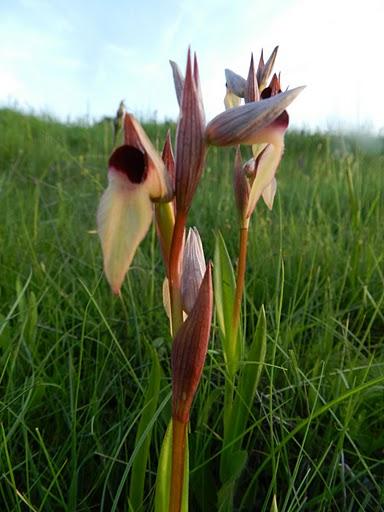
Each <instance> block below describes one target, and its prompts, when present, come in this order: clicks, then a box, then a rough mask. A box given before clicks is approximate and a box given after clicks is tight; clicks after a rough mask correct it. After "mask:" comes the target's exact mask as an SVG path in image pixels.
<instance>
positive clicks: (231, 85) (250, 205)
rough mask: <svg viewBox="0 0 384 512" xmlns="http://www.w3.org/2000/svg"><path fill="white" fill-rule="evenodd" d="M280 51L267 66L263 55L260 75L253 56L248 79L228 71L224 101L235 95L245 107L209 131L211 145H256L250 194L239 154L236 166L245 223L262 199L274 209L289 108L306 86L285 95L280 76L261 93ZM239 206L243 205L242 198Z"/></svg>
mask: <svg viewBox="0 0 384 512" xmlns="http://www.w3.org/2000/svg"><path fill="white" fill-rule="evenodd" d="M276 52H277V47H276V48H275V50H274V51H273V53H272V55H271V57H270V58H269V59H268V61H267V63H266V64H265V65H264V61H263V56H261V58H260V63H259V68H258V70H257V72H255V69H254V63H253V57H252V58H251V65H250V69H249V73H248V78H247V80H244V79H243V78H242V77H241V76H240V75H236V74H235V73H234V72H233V71H230V70H226V78H227V94H226V98H225V100H224V101H225V104H226V106H228V105H229V103H230V101H232V104H233V103H234V100H233V97H232V96H233V95H235V96H236V97H237V98H238V99H239V100H240V98H241V97H243V98H244V100H245V104H244V105H239V106H232V107H231V108H228V109H227V110H226V111H225V112H222V113H221V114H219V115H218V116H216V117H215V118H214V119H213V120H212V121H211V122H210V123H209V124H208V126H207V128H206V140H207V142H208V143H209V144H214V145H218V146H231V145H237V144H249V145H252V152H253V158H254V173H253V175H252V176H251V177H250V179H249V185H250V188H249V191H248V190H247V187H246V186H245V184H244V180H246V179H247V176H246V175H244V179H241V178H240V176H239V173H241V172H242V171H241V170H239V169H240V168H241V165H240V164H239V161H240V160H239V158H240V157H239V155H238V156H237V160H236V163H235V168H236V174H235V192H236V186H238V187H240V189H241V190H239V191H238V192H236V194H237V195H239V196H241V199H240V201H242V202H244V201H245V196H246V197H247V203H246V205H245V204H242V206H241V208H240V209H241V214H242V217H243V220H244V223H245V224H246V223H247V222H248V220H247V219H249V217H250V216H251V214H252V212H253V210H254V209H255V206H256V203H257V201H258V200H259V198H260V197H261V196H262V197H263V199H264V201H265V203H266V204H267V206H268V207H269V208H270V209H271V208H272V205H273V199H274V195H275V192H276V180H275V174H276V171H277V167H278V165H279V163H280V160H281V157H282V155H283V150H284V133H285V131H286V129H287V127H288V122H289V117H288V114H287V112H286V111H285V109H286V107H287V106H288V105H289V104H290V103H291V102H292V101H293V100H294V99H295V98H296V96H298V94H299V93H300V92H301V91H302V90H303V87H297V88H295V89H291V90H287V91H285V92H281V90H280V80H279V78H277V76H276V75H274V76H273V78H272V80H271V82H270V84H269V86H268V87H264V88H263V90H260V87H259V85H258V77H259V79H260V80H262V83H263V84H264V83H265V80H266V79H267V78H268V76H269V74H270V73H271V70H272V66H273V63H274V60H275V57H276ZM228 91H230V94H231V95H232V96H231V97H230V99H228V95H229V92H228ZM244 172H245V171H244ZM248 177H249V176H248ZM245 192H246V194H245ZM244 194H245V195H244ZM237 203H238V204H239V200H238V199H237Z"/></svg>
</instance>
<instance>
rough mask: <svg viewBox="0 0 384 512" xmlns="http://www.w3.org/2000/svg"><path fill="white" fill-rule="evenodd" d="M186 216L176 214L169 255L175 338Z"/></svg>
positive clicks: (180, 310)
mask: <svg viewBox="0 0 384 512" xmlns="http://www.w3.org/2000/svg"><path fill="white" fill-rule="evenodd" d="M186 217H187V216H186V214H185V213H183V212H177V214H176V219H175V226H174V228H173V236H172V245H171V254H170V258H169V269H168V275H169V291H170V295H171V314H172V334H173V336H175V334H176V332H177V331H178V329H179V328H180V327H181V325H182V323H183V306H182V301H181V283H180V280H181V263H182V255H183V244H184V229H185V222H186Z"/></svg>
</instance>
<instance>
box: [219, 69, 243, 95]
mask: <svg viewBox="0 0 384 512" xmlns="http://www.w3.org/2000/svg"><path fill="white" fill-rule="evenodd" d="M224 73H225V80H226V86H227V89H228V90H229V91H231V92H233V93H234V94H235V95H236V96H238V97H239V98H244V94H245V88H246V86H247V81H246V80H245V78H243V77H242V76H240V75H238V74H237V73H235V72H234V71H232V70H230V69H226V70H225V71H224Z"/></svg>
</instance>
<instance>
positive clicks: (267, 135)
mask: <svg viewBox="0 0 384 512" xmlns="http://www.w3.org/2000/svg"><path fill="white" fill-rule="evenodd" d="M302 90H303V87H297V88H296V89H291V90H289V91H286V92H283V93H281V94H277V95H276V96H273V97H271V98H267V99H265V100H262V101H256V102H252V103H247V104H245V105H240V106H239V107H236V108H231V109H229V110H226V111H225V112H222V113H221V114H219V115H218V116H216V117H215V118H214V119H212V121H210V123H208V126H207V128H206V131H205V134H206V140H207V142H208V144H213V145H217V146H232V145H236V144H255V143H259V142H268V143H274V141H275V133H274V132H275V130H274V129H270V125H271V124H272V122H273V121H274V120H275V119H277V118H279V116H280V115H281V114H282V113H283V112H284V110H285V109H286V107H287V106H288V105H289V104H290V103H291V102H292V101H293V100H294V99H295V98H296V97H297V96H298V94H300V92H301V91H302ZM273 128H275V127H273Z"/></svg>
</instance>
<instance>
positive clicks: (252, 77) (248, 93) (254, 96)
mask: <svg viewBox="0 0 384 512" xmlns="http://www.w3.org/2000/svg"><path fill="white" fill-rule="evenodd" d="M259 99H260V93H259V87H258V85H257V79H256V73H255V66H254V64H253V54H252V56H251V63H250V66H249V71H248V78H247V85H246V88H245V95H244V101H245V103H250V102H251V101H259Z"/></svg>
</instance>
